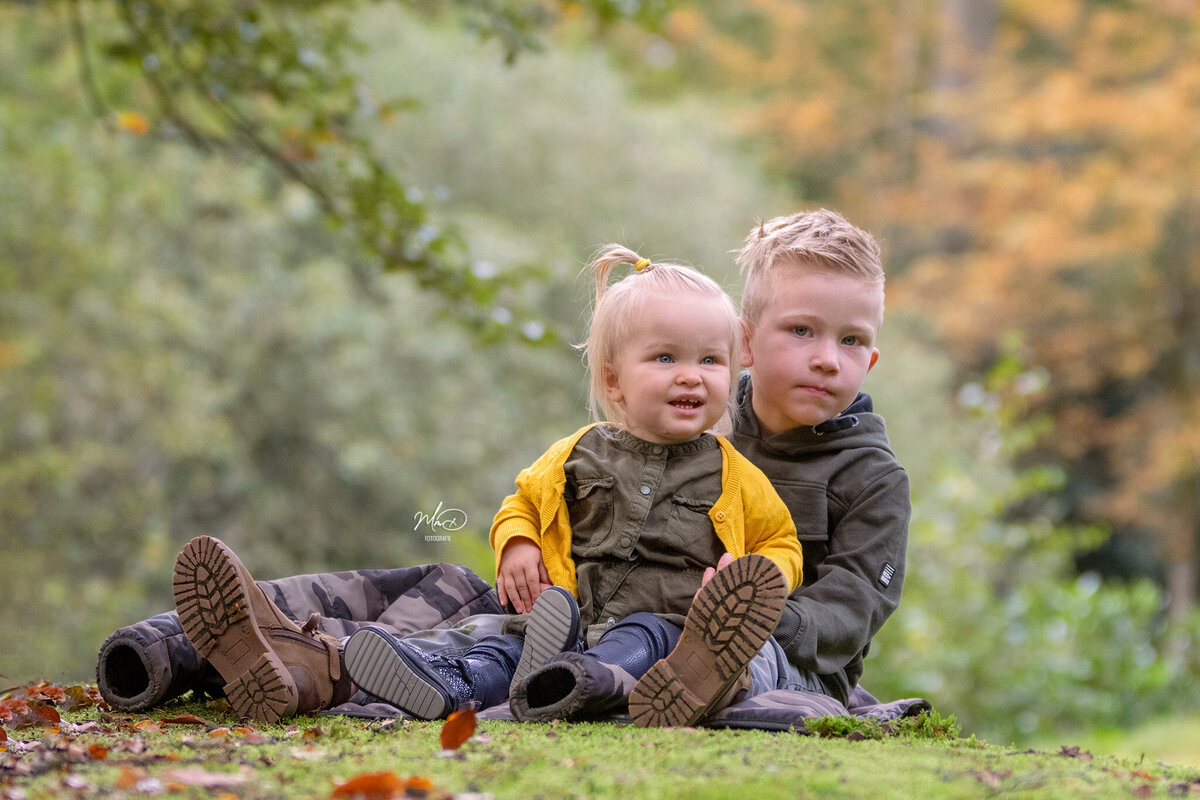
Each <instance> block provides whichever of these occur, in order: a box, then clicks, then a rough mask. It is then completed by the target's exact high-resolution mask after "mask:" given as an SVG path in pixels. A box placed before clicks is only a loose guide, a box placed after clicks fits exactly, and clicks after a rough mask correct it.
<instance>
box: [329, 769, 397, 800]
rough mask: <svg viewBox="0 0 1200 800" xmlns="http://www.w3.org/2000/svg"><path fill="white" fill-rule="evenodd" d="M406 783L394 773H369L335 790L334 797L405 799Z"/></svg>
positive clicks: (381, 799) (372, 799) (379, 799)
mask: <svg viewBox="0 0 1200 800" xmlns="http://www.w3.org/2000/svg"><path fill="white" fill-rule="evenodd" d="M404 790H405V784H404V781H402V780H400V776H398V775H397V774H396V773H394V772H367V773H364V774H362V775H357V776H355V777H353V778H351V779H350V780H348V781H346V782H345V783H340V784H338V785H337V786H336V787H334V789H333V795H332V796H333V797H359V798H363V800H390V798H394V797H403V796H404Z"/></svg>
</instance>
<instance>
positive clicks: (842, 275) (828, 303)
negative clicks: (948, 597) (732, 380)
mask: <svg viewBox="0 0 1200 800" xmlns="http://www.w3.org/2000/svg"><path fill="white" fill-rule="evenodd" d="M738 264H739V266H741V268H742V271H743V273H744V274H745V276H746V284H745V289H744V291H743V293H742V302H741V317H742V326H743V339H742V341H743V350H742V359H743V364H744V365H745V366H747V367H749V374H748V375H743V377H742V379H741V381H740V383H739V386H738V396H737V402H738V408H737V414H736V416H735V417H734V420H733V433H732V435H731V437H730V439H731V441H732V442H733V444H734V446H735V447H737V449H738V450H739V451H740V452H741V453H742V454H744V455H745V456H747V457H748V458H749V459H750V460H751V462H753V463H754V464H755V465H756V466H757V467H758V468H759V469H761V470H762V471H763V472H764V473H766V475H767V477H768V478H769V479H770V480H771V483H772V485H773V486H774V487H775V489H776V491H777V492H778V493H779V495H780V497H782V498H783V501H784V502H785V503H786V504H787V506H788V509H789V510H790V511H791V513H792V520H793V521H794V522H795V524H796V531H797V536H798V537H799V539H800V543H801V546H802V549H803V552H804V579H803V584H802V585H801V587H800V588H799V589H797V590H796V591H795V592H793V594H792V596H791V597H790V598H789V600H788V602H787V605H786V607H785V609H784V612H783V618H782V620H781V621H780V623H779V626H778V627H777V628H776V630H775V633H774V640H775V642H777V643H778V644H779V646H780V648H781V649H782V651H783V653H784V654H786V658H787V667H786V668H785V675H784V676H782V677H784V680H782V681H780V684H779V686H778V688H799V689H805V690H808V691H819V692H821V693H823V694H827V695H829V696H831V697H833V698H836V699H837V700H839V701H840V702H841V703H843V704H845V703H846V702H847V701H848V700H849V697H850V694H851V692H853V690H854V688H855V686H857V684H858V680H859V678H860V677H861V676H862V672H863V659H864V657H865V656H866V654H867V650H868V648H869V647H870V644H871V639H872V638H873V637H874V636H875V634H876V633H878V632H879V629H880V628H881V627H882V626H883V623H884V622H885V621H886V620H887V618H888V617H889V616H890V615H891V614H892V612H893V611H895V610H896V606H897V604H898V603H899V602H900V589H901V585H902V583H903V581H904V556H905V548H906V546H907V541H908V520H909V515H910V511H911V506H910V503H909V489H908V476H907V474H906V473H905V471H904V469H903V468H902V467H901V466H900V464H899V463H898V462H897V461H896V457H895V456H894V455H893V453H892V451H891V447H890V445H889V443H888V438H887V433H886V431H885V428H884V422H883V418H882V417H880V416H878V415H876V414H873V413H871V400H870V398H869V397H868V396H866V395H864V394H860V393H859V388H860V387H861V385H862V382H863V379H864V378H865V377H866V375H867V373H868V372H869V371H870V370H871V368H872V367H873V366H875V362H876V361H877V360H878V358H879V349H878V348H877V346H876V336H877V334H878V332H879V328H880V325H881V324H882V322H883V306H884V291H883V284H884V274H883V267H882V264H881V261H880V252H879V246H878V244H876V242H875V240H874V238H872V237H871V235H870V234H868V233H866V232H865V231H862V230H860V229H859V228H856V227H855V226H853V225H851V224H850V223H849V222H847V221H846V220H845V219H844V218H842V217H841V216H840V215H838V214H836V213H834V212H831V211H826V210H824V209H822V210H819V211H812V212H801V213H797V214H792V215H790V216H786V217H777V218H775V219H772V220H770V221H769V222H766V223H764V224H762V225H760V226H758V227H757V228H756V229H755V230H753V231H751V233H750V235H749V236H748V237H747V239H746V244H745V246H744V247H743V248H742V250H741V252H740V253H739V255H738Z"/></svg>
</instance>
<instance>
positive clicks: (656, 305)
mask: <svg viewBox="0 0 1200 800" xmlns="http://www.w3.org/2000/svg"><path fill="white" fill-rule="evenodd" d="M730 341H731V337H730V329H729V317H728V312H726V311H725V309H724V308H723V306H722V304H721V302H720V300H719V299H718V298H709V297H701V296H696V295H684V296H682V297H680V296H670V297H668V296H665V295H664V296H658V297H654V298H652V299H651V301H650V302H649V303H648V304H647V310H646V311H645V313H643V314H642V316H641V317H640V318H639V319H638V320H637V323H636V324H635V325H634V326H633V328H632V329H631V330H630V331H629V335H628V340H627V341H626V342H625V344H624V346H622V347H620V348H619V349H618V351H617V356H616V359H615V360H614V363H612V364H610V365H608V366H607V367H606V368H605V371H604V382H605V392H606V393H607V395H608V400H609V402H611V403H612V404H613V405H619V406H621V407H622V408H623V409H624V411H625V427H626V428H627V429H628V430H629V432H630V433H632V434H633V435H634V436H637V437H639V438H641V439H645V440H646V441H649V442H657V443H659V444H676V443H679V442H686V441H690V440H692V439H695V438H697V437H699V436H700V434H702V433H704V432H705V431H706V430H708V429H709V428H711V427H712V426H713V425H715V424H716V423H717V421H718V420H719V419H720V418H721V415H722V414H724V413H725V410H726V405H727V404H728V402H729V388H730V370H731V364H730V361H731V358H732V353H731V352H730Z"/></svg>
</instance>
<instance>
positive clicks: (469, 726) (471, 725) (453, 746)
mask: <svg viewBox="0 0 1200 800" xmlns="http://www.w3.org/2000/svg"><path fill="white" fill-rule="evenodd" d="M474 733H475V709H473V708H464V709H461V710H459V711H455V712H454V713H453V714H451V715H450V716H449V717H447V718H446V721H445V722H444V723H443V724H442V733H441V737H440V738H441V741H442V749H443V750H457V749H458V748H460V747H462V745H463V742H465V741H466V740H467V739H470V738H471V735H472V734H474Z"/></svg>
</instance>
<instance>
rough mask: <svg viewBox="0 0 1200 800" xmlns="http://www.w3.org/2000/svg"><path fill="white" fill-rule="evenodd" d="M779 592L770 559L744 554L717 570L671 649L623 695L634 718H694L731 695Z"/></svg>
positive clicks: (686, 721)
mask: <svg viewBox="0 0 1200 800" xmlns="http://www.w3.org/2000/svg"><path fill="white" fill-rule="evenodd" d="M786 599H787V585H786V583H785V581H784V578H783V573H782V572H780V571H779V567H777V566H776V565H775V562H773V561H771V560H770V559H769V558H765V557H764V556H760V555H756V554H751V555H748V556H743V557H742V558H739V559H736V560H735V561H734V562H733V563H732V564H730V565H729V566H727V567H725V568H724V569H719V570H717V574H716V575H714V576H713V578H712V580H710V581H709V582H708V583H706V584H705V585H704V586H703V587H702V588H701V589H700V591H699V592H698V593H697V594H696V599H695V600H693V601H692V607H691V608H690V609H689V610H688V615H687V620H686V621H685V623H684V626H683V635H682V636H680V637H679V642H678V644H676V645H675V649H674V650H672V651H671V654H670V655H668V656H667V657H666V658H664V659H663V660H662V661H659V662H658V663H657V664H655V665H654V666H653V667H651V668H650V671H649V672H647V673H646V674H645V675H644V676H643V677H642V679H641V680H640V681H638V684H637V687H636V688H635V689H634V692H633V695H632V696H631V697H630V699H629V713H630V715H631V716H632V717H633V721H634V723H635V724H637V725H638V726H639V727H642V728H646V727H663V726H668V725H670V726H682V725H694V724H695V723H696V722H698V721H700V720H701V719H703V718H704V717H705V716H708V715H709V714H712V713H715V712H716V711H719V710H720V709H722V708H724V707H725V705H727V704H729V703H730V702H733V701H734V700H735V699H737V695H738V693H739V691H738V690H739V688H740V687H739V683H740V684H743V685H744V686H748V682H747V681H748V678H747V675H746V666H747V665H748V664H749V663H750V659H752V658H754V656H755V655H756V654H757V653H758V650H759V648H761V647H762V646H763V644H764V643H765V642H766V641H767V637H768V636H770V635H771V632H772V631H773V630H775V626H776V625H777V624H779V617H780V616H781V614H782V613H783V603H784V601H785V600H786Z"/></svg>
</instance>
